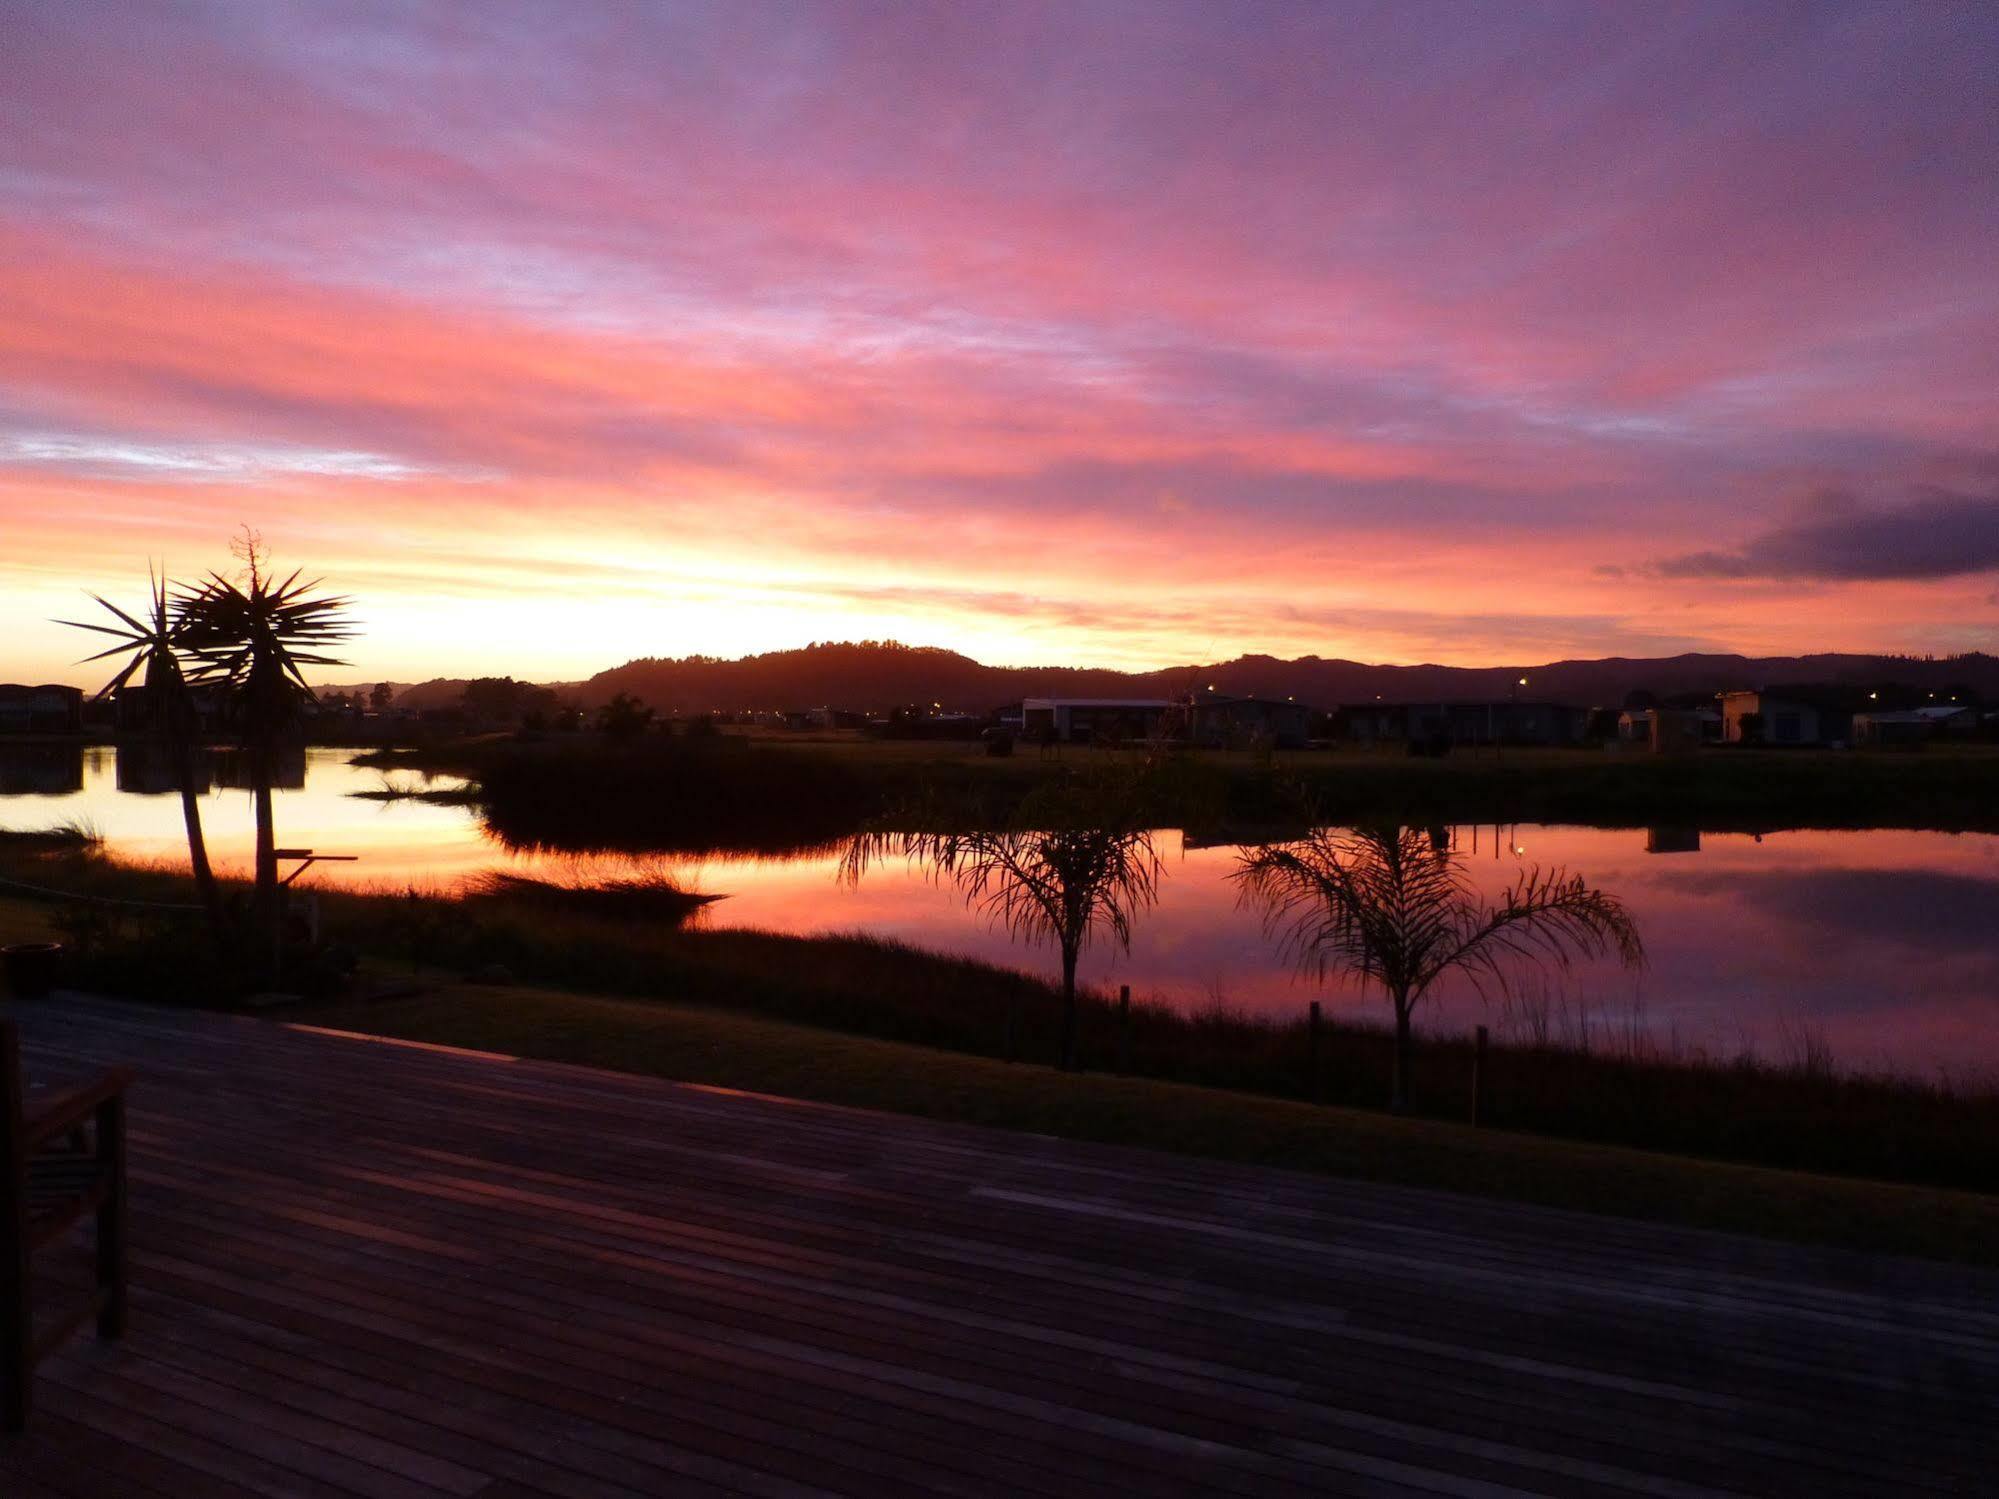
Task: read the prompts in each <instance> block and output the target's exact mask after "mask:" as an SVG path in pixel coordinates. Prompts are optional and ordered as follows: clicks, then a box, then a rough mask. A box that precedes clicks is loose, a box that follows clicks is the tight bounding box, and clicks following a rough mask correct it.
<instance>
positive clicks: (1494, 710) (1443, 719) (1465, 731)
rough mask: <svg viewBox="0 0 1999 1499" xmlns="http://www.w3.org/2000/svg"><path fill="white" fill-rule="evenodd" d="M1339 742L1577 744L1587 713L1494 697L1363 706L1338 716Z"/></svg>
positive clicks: (1567, 707)
mask: <svg viewBox="0 0 1999 1499" xmlns="http://www.w3.org/2000/svg"><path fill="white" fill-rule="evenodd" d="M1338 719H1339V723H1340V725H1341V730H1342V733H1343V735H1344V737H1345V738H1347V739H1350V740H1352V741H1354V742H1356V743H1360V744H1389V743H1405V744H1419V745H1438V744H1548V745H1554V744H1578V743H1580V742H1581V741H1582V738H1583V734H1584V731H1585V729H1586V728H1587V727H1588V724H1589V710H1588V709H1586V708H1573V707H1570V706H1569V705H1568V704H1567V703H1551V702H1530V701H1523V700H1519V699H1514V698H1500V699H1496V700H1493V701H1489V702H1455V703H1453V702H1444V703H1364V704H1361V705H1359V706H1355V707H1346V708H1342V709H1341V710H1340V711H1339V714H1338Z"/></svg>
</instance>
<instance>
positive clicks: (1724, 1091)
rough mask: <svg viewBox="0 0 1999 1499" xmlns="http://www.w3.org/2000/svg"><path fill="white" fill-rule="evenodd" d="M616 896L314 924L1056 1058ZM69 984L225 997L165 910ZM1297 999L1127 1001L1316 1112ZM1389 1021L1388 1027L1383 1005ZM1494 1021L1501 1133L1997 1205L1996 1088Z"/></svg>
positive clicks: (515, 892) (1438, 1070)
mask: <svg viewBox="0 0 1999 1499" xmlns="http://www.w3.org/2000/svg"><path fill="white" fill-rule="evenodd" d="M16 873H18V874H21V875H22V876H23V877H32V879H33V880H34V881H35V882H36V883H38V884H40V885H43V886H54V887H60V888H62V889H64V890H66V891H69V892H71V893H74V894H86V895H95V896H99V897H103V898H111V899H122V900H143V901H153V902H186V901H187V900H188V899H189V897H190V895H191V890H190V887H189V884H188V881H187V878H186V876H185V874H183V873H178V872H175V871H173V870H170V869H166V868H159V867H153V868H148V867H133V866H128V865H121V864H116V863H113V862H112V861H110V860H108V859H103V858H97V857H92V856H91V855H90V854H88V853H82V854H74V855H57V856H54V857H50V856H47V855H37V856H33V857H30V856H27V855H24V854H16V855H14V856H12V857H9V856H8V855H7V854H6V853H4V852H0V874H6V875H9V876H12V875H14V874H16ZM527 883H528V885H529V886H531V887H539V886H542V885H543V884H544V883H545V882H540V881H533V882H527ZM227 893H228V894H229V896H230V897H231V898H235V897H236V896H237V894H238V893H239V892H238V891H237V889H236V888H235V887H229V888H228V892H227ZM681 894H682V895H683V896H685V895H687V892H681ZM628 898H629V899H630V900H632V901H633V902H635V903H636V904H637V905H638V906H639V907H641V908H643V907H644V906H645V905H647V904H648V903H650V902H652V901H654V900H665V901H667V902H668V903H669V905H670V904H671V903H672V898H671V897H668V896H665V895H663V894H654V893H650V892H646V893H639V894H636V895H632V896H629V897H621V896H617V895H613V896H610V897H608V898H606V897H604V896H602V895H601V894H583V895H578V894H576V893H575V892H573V891H568V890H563V889H560V888H558V889H553V890H551V889H547V888H519V887H514V888H502V889H497V890H490V891H488V892H487V893H486V894H484V895H481V896H477V897H475V898H473V899H470V900H465V901H453V900H450V899H446V898H444V897H442V896H440V895H436V894H427V893H424V892H404V893H401V894H390V893H374V894H370V893H352V892H337V891H328V892H325V893H324V894H323V895H322V906H323V917H324V921H325V926H326V931H327V935H328V939H329V941H330V942H332V943H335V944H340V945H344V946H347V947H351V948H352V949H354V950H355V951H357V952H359V953H361V954H363V955H365V956H367V957H369V958H371V959H372V960H374V961H375V962H377V963H380V964H384V965H395V966H398V967H401V966H405V965H407V966H412V967H416V968H418V969H419V970H421V972H422V973H423V974H426V975H433V976H450V975H473V974H477V973H479V972H481V971H482V970H485V969H488V968H490V967H492V966H494V965H498V966H500V967H503V968H505V969H506V970H507V972H508V973H509V974H510V975H511V976H512V977H513V978H515V979H516V980H518V981H520V982H523V983H531V984H540V985H543V986H545V987H547V988H550V989H558V990H563V991H567V992H570V993H578V994H597V995H605V996H618V997H621V998H624V999H628V1000H635V1001H651V1002H661V1001H664V1002H669V1003H675V1004H682V1005H692V1006H697V1007H704V1008H707V1009H711V1010H716V1011H726V1012H734V1013H737V1014H743V1015H748V1016H760V1017H763V1018H766V1019H770V1020H779V1021H786V1022H794V1023H797V1024H801V1025H805V1026H809V1027H816V1028H818V1029H819V1030H820V1031H822V1032H841V1033H846V1034H848V1035H853V1036H863V1037H874V1038H878V1039H881V1040H886V1041H898V1042H913V1043H916V1044H919V1045H922V1046H927V1047H934V1048H942V1049H945V1050H949V1051H953V1052H957V1053H960V1054H964V1055H968V1056H975V1057H984V1058H988V1059H993V1060H998V1059H1002V1058H1004V1057H1006V1056H1007V1055H1008V1054H1009V1042H1010V1045H1011V1052H1012V1054H1013V1055H1014V1056H1016V1057H1018V1058H1020V1059H1021V1061H1022V1062H1023V1063H1046V1062H1052V1061H1053V1060H1054V1058H1055V1057H1056V1055H1057V1052H1058V1049H1059V1046H1060V1039H1061V1017H1062V1003H1061V994H1060V991H1059V990H1058V989H1057V988H1056V987H1055V986H1054V985H1052V984H1049V983H1047V982H1045V981H1043V980H1041V979H1039V978H1036V977H1033V976H1031V975H1029V974H1026V973H1022V972H1016V971H1014V970H1012V969H1008V968H1001V967H996V966H994V965H991V964H987V963H981V962H977V961H975V960H972V959H967V958H958V957H952V956H948V955H944V954H938V953H932V952H926V951H922V950H920V949H917V948H913V947H910V946H907V945H905V944H902V943H898V942H894V941H888V940H884V939H881V938H877V937H871V936H862V935H834V936H823V937H793V936H787V935H780V934H777V933H771V932H760V931H751V930H737V929H727V928H724V929H716V930H708V929H703V928H700V927H693V928H687V927H684V926H682V925H680V924H679V923H677V922H674V921H670V920H661V919H658V916H657V915H656V914H641V915H638V916H634V915H633V914H631V907H629V906H624V905H621V904H620V903H621V901H624V900H626V899H628ZM695 898H698V897H695ZM4 909H12V910H15V911H26V912H27V913H28V915H29V918H30V919H31V920H41V919H44V918H45V915H46V913H48V912H50V911H51V910H52V908H51V907H50V906H48V905H46V904H44V905H41V906H32V905H29V904H28V903H26V902H22V901H18V900H14V899H7V900H0V910H4ZM0 929H4V924H0ZM80 978H81V979H83V980H87V984H88V986H91V987H97V988H100V989H102V990H104V991H105V992H111V993H124V994H130V995H133V996H135V997H140V998H154V999H160V998H167V999H175V1000H179V1001H182V1002H190V1003H201V1004H217V1003H223V1004H226V1003H227V1002H228V986H227V979H228V976H227V975H220V976H218V975H215V974H214V973H213V971H212V967H211V966H210V960H209V959H208V957H207V956H206V954H205V953H204V951H203V949H202V948H201V946H200V940H199V930H198V924H196V923H195V921H194V920H193V919H192V918H190V917H189V916H185V915H176V914H174V913H171V912H155V913H150V914H148V913H143V912H142V913H140V914H138V915H136V916H134V917H131V918H129V919H127V920H126V921H125V923H124V929H123V931H122V932H121V933H119V934H117V936H116V939H115V940H108V941H106V942H105V943H104V944H103V945H102V949H101V951H100V952H99V954H98V956H97V957H96V958H95V959H94V960H93V964H92V966H90V967H89V968H88V969H87V970H86V972H85V973H83V974H82V975H80ZM1307 998H1308V995H1307V993H1306V991H1304V990H1302V989H1301V990H1300V995H1299V1001H1298V1005H1297V1008H1296V1010H1295V1012H1294V1015H1293V1017H1292V1018H1282V1017H1279V1018H1271V1017H1268V1016H1264V1015H1255V1014H1251V1013H1249V1012H1247V1011H1245V1010H1244V1009H1242V1008H1241V1007H1240V1006H1238V1005H1235V1004H1233V1003H1231V1002H1230V1001H1229V998H1228V996H1227V994H1226V991H1224V990H1222V989H1221V988H1219V986H1217V987H1216V988H1215V989H1214V990H1213V992H1212V993H1211V995H1210V999H1209V1002H1208V1003H1207V1004H1206V1005H1204V1006H1202V1007H1200V1008H1199V1009H1197V1010H1195V1011H1193V1012H1191V1013H1189V1012H1186V1011H1184V1010H1179V1009H1176V1008H1173V1007H1171V1006H1169V1005H1168V1004H1167V1003H1166V1002H1165V1001H1164V999H1163V998H1162V997H1161V996H1157V995H1139V996H1134V999H1133V1003H1132V1006H1131V1016H1130V1051H1131V1057H1132V1064H1133V1070H1134V1072H1135V1073H1136V1074H1137V1075H1139V1076H1142V1077H1146V1078H1152V1079H1157V1080H1161V1081H1170V1082H1177V1083H1191V1084H1199V1085H1202V1086H1204V1087H1208V1088H1216V1089H1230V1090H1237V1091H1240V1092H1244V1093H1251V1094H1258V1095H1263V1096H1267V1097H1273V1098H1280V1099H1304V1098H1307V1097H1309V1096H1310V1094H1311V1081H1312V1080H1311V1078H1310V1077H1309V1076H1308V1072H1307V1056H1308V1038H1307V1032H1306V1023H1305V1009H1306V999H1307ZM1376 1004H1377V1001H1375V1000H1374V999H1372V998H1356V997H1355V996H1354V995H1353V994H1352V993H1351V992H1350V991H1348V992H1347V993H1345V994H1344V995H1343V996H1342V995H1340V994H1339V993H1338V992H1337V991H1335V997H1334V998H1333V1000H1332V1002H1331V1003H1329V1004H1328V1005H1327V1006H1326V1011H1327V1016H1328V1019H1327V1023H1326V1025H1325V1027H1324V1031H1323V1033H1322V1037H1321V1049H1320V1073H1319V1097H1320V1098H1321V1100H1322V1101H1324V1102H1325V1103H1327V1104H1333V1105H1344V1106H1350V1107H1353V1108H1356V1109H1361V1110H1374V1109H1377V1108H1378V1107H1379V1105H1380V1104H1381V1102H1382V1100H1383V1099H1385V1098H1386V1097H1387V1088H1388V1079H1389V1073H1390V1068H1391V1066H1392V1058H1393V1050H1394V1038H1393V1035H1392V1033H1390V1032H1389V1031H1388V1030H1387V1029H1386V1028H1385V1027H1383V1026H1377V1025H1375V1024H1372V1023H1366V1019H1365V1017H1367V1015H1368V1013H1369V1011H1370V1010H1371V1009H1373V1008H1374V1007H1375V1006H1376ZM1379 1008H1380V1010H1381V1011H1382V1013H1383V1018H1384V1019H1385V1017H1386V1009H1387V1007H1386V1004H1385V1003H1381V1004H1379ZM579 1013H588V1012H587V1011H585V1012H579ZM1490 1013H1491V1018H1492V1024H1493V1026H1494V1029H1495V1036H1496V1040H1495V1044H1494V1045H1493V1047H1492V1049H1491V1052H1490V1054H1489V1057H1488V1061H1487V1065H1486V1069H1485V1088H1486V1103H1485V1107H1484V1108H1483V1110H1482V1117H1483V1118H1484V1119H1485V1120H1486V1121H1488V1122H1489V1123H1491V1124H1492V1125H1494V1126H1496V1127H1498V1128H1499V1129H1502V1130H1510V1131H1524V1132H1531V1133H1534V1134H1539V1135H1545V1136H1549V1137H1560V1138H1564V1139H1569V1140H1576V1141H1589V1142H1596V1143H1601V1144H1613V1145H1624V1146H1634V1147H1638V1148H1641V1149H1646V1150H1655V1151H1667V1152H1672V1153H1675V1154H1681V1155H1687V1156H1698V1157H1705V1158H1709V1159H1715V1160H1725V1161H1734V1162H1741V1163H1747V1164H1756V1165H1764V1166H1776V1167H1785V1168H1791V1169H1798V1170H1807V1171H1818V1172H1829V1173H1835V1174H1841V1175H1849V1176H1861V1177H1872V1178H1878V1179H1881V1180H1887V1181H1902V1182H1911V1183H1922V1184H1928V1185H1933V1186H1948V1187H1957V1188H1967V1189H1971V1190H1974V1191H1981V1192H1999V1088H1994V1087H1993V1086H1992V1080H1990V1079H1985V1080H1976V1079H1968V1080H1964V1081H1962V1082H1958V1083H1951V1082H1948V1081H1944V1080H1939V1081H1936V1082H1922V1081H1915V1080H1897V1079H1892V1078H1884V1077H1878V1076H1872V1075H1863V1074H1857V1073H1852V1072H1848V1071H1844V1070H1842V1069H1840V1068H1839V1067H1838V1066H1837V1065H1836V1063H1835V1060H1834V1059H1833V1057H1832V1056H1831V1054H1830V1051H1829V1050H1828V1049H1827V1048H1826V1046H1825V1044H1824V1037H1823V1034H1822V1033H1816V1032H1813V1031H1812V1030H1811V1028H1810V1027H1806V1028H1805V1030H1804V1031H1803V1033H1802V1039H1798V1038H1794V1039H1792V1040H1788V1041H1785V1040H1783V1038H1781V1037H1780V1042H1781V1043H1782V1044H1781V1046H1780V1054H1779V1055H1778V1056H1776V1057H1775V1058H1760V1057H1758V1056H1756V1055H1754V1054H1752V1053H1751V1052H1750V1051H1748V1050H1747V1049H1746V1048H1745V1049H1742V1050H1740V1051H1737V1052H1735V1053H1733V1054H1729V1055H1721V1054H1711V1053H1709V1052H1707V1051H1704V1050H1701V1049H1699V1048H1695V1047H1690V1046H1686V1045H1682V1044H1680V1043H1679V1042H1677V1041H1676V1040H1675V1039H1674V1038H1673V1037H1671V1036H1670V1035H1667V1036H1665V1037H1660V1036H1659V1035H1658V1034H1657V1033H1656V1031H1655V1030H1654V1028H1653V1027H1651V1026H1649V1025H1648V1024H1646V1023H1644V1022H1645V1017H1643V1016H1642V1015H1638V1014H1635V1013H1633V1012H1632V1011H1631V1010H1630V1009H1629V1008H1628V1007H1625V1008H1619V1009H1612V1008H1610V1007H1609V1006H1607V1005H1605V1004H1602V1003H1599V1002H1596V1001H1592V1000H1589V999H1588V998H1586V997H1574V996H1568V995H1565V994H1562V993H1558V992H1554V991H1545V992H1542V993H1539V994H1534V993H1523V994H1522V995H1519V996H1516V999H1515V1003H1514V1007H1513V1008H1512V1009H1509V1010H1501V1009H1499V1008H1498V1007H1495V1008H1494V1009H1493V1010H1492V1011H1491V1012H1490ZM1079 1019H1080V1024H1079V1034H1078V1047H1079V1060H1080V1062H1081V1065H1082V1067H1083V1068H1084V1069H1085V1070H1086V1071H1089V1072H1092V1073H1099V1074H1101V1073H1108V1072H1111V1071H1112V1070H1114V1069H1115V1068H1116V1066H1117V1065H1118V1061H1119V1057H1120V1054H1121V1046H1120V1039H1121V1037H1120V1025H1119V1018H1118V1007H1117V1002H1116V998H1115V996H1114V995H1112V994H1109V993H1105V992H1102V991H1099V990H1089V989H1086V990H1085V991H1084V992H1083V994H1082V995H1081V996H1080V1015H1079ZM469 1023H470V1018H469V1017H468V1024H469ZM468 1044H469V1043H468ZM835 1044H836V1043H835V1038H834V1037H832V1036H829V1037H828V1045H829V1046H833V1045H835ZM1472 1059H1473V1046H1472V1044H1471V1041H1470V1039H1469V1038H1467V1037H1463V1036H1455V1035H1442V1034H1434V1033H1424V1034H1423V1035H1422V1037H1421V1044H1419V1045H1418V1046H1417V1048H1416V1051H1415V1057H1414V1062H1413V1071H1412V1075H1411V1091H1412V1099H1413V1109H1414V1112H1415V1113H1416V1114H1418V1115H1421V1116H1428V1117H1430V1118H1432V1119H1438V1120H1462V1119H1465V1118H1467V1117H1468V1116H1469V1113H1470V1104H1471V1079H1472Z"/></svg>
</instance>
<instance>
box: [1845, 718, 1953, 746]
mask: <svg viewBox="0 0 1999 1499" xmlns="http://www.w3.org/2000/svg"><path fill="white" fill-rule="evenodd" d="M1935 732H1937V725H1936V720H1935V719H1933V718H1930V717H1928V716H1926V715H1925V714H1924V713H1922V712H1921V711H1920V710H1918V711H1916V712H1913V713H1856V714H1854V715H1853V743H1854V745H1855V747H1856V748H1861V749H1920V748H1921V747H1922V746H1923V745H1924V743H1926V742H1927V741H1928V739H1929V737H1930V735H1932V734H1933V733H1935Z"/></svg>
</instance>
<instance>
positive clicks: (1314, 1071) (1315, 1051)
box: [1305, 999, 1319, 1103]
mask: <svg viewBox="0 0 1999 1499" xmlns="http://www.w3.org/2000/svg"><path fill="white" fill-rule="evenodd" d="M1307 1029H1308V1030H1309V1032H1310V1034H1311V1047H1310V1053H1309V1055H1310V1060H1309V1061H1308V1062H1307V1063H1306V1065H1307V1066H1308V1067H1309V1068H1310V1069H1311V1071H1310V1073H1309V1075H1308V1076H1307V1077H1306V1079H1305V1095H1306V1097H1308V1098H1310V1099H1311V1100H1312V1102H1313V1103H1317V1102H1318V1101H1319V1002H1318V1001H1317V1000H1316V999H1315V1000H1313V1001H1312V1020H1311V1024H1310V1025H1309V1026H1308V1027H1307Z"/></svg>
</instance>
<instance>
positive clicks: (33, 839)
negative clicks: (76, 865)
mask: <svg viewBox="0 0 1999 1499" xmlns="http://www.w3.org/2000/svg"><path fill="white" fill-rule="evenodd" d="M103 845H104V835H103V834H102V833H100V832H99V831H98V830H97V829H96V828H95V827H93V826H92V825H91V824H90V823H87V822H83V821H80V820H76V819H71V820H70V821H68V822H58V823H51V824H50V825H49V826H47V827H44V828H0V851H5V852H8V853H20V854H75V853H83V852H87V851H93V850H97V849H101V848H102V847H103Z"/></svg>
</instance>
